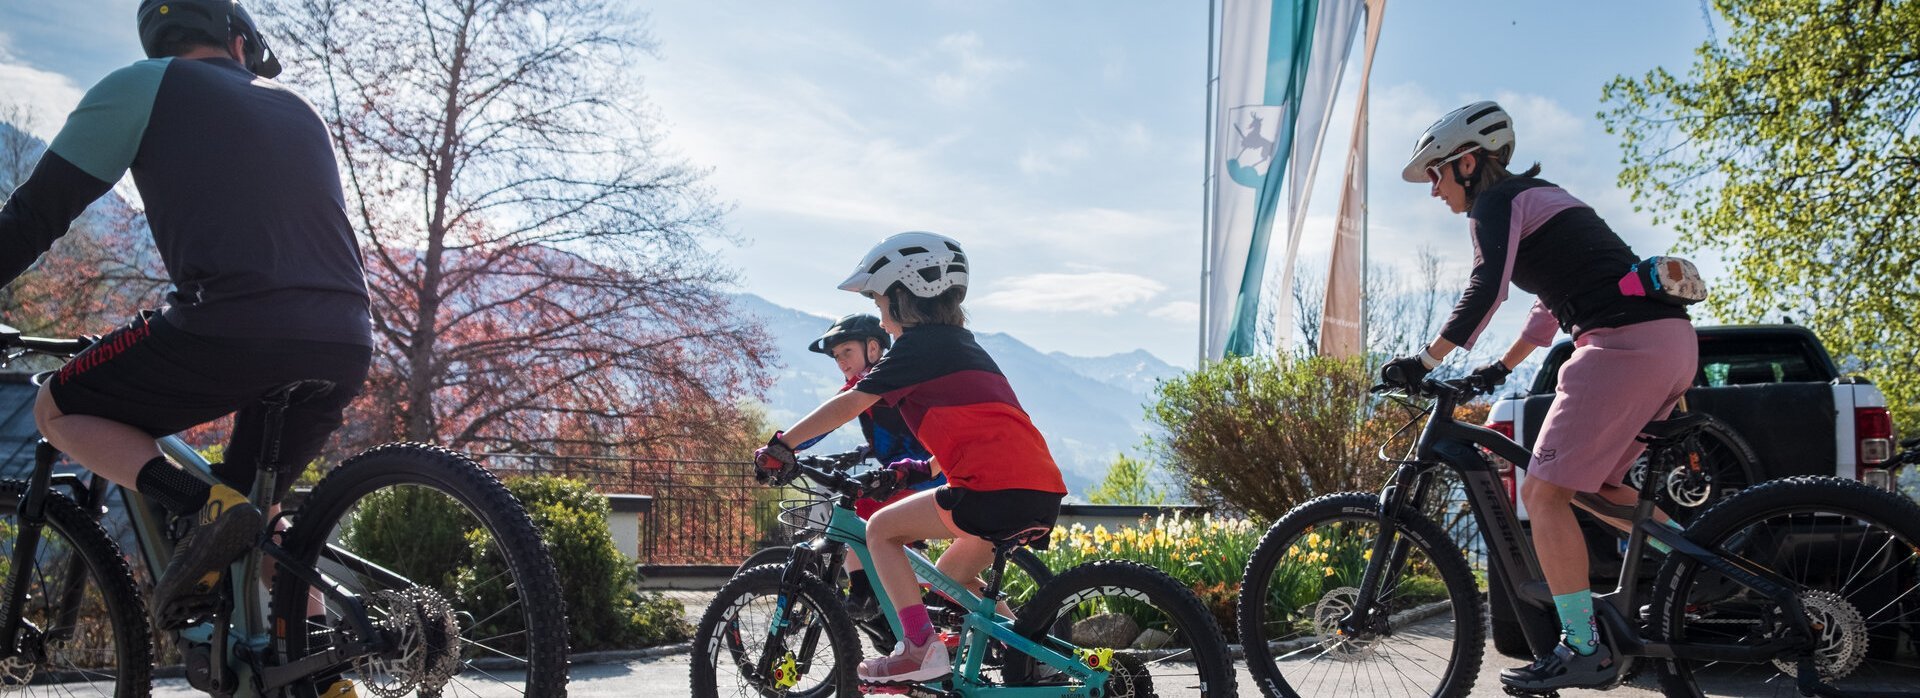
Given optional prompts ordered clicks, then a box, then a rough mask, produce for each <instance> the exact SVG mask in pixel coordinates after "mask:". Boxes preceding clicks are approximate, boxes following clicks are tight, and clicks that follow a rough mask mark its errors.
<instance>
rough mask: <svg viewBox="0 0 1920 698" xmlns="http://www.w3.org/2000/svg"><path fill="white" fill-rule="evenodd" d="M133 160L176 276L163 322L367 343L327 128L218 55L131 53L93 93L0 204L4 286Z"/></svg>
mask: <svg viewBox="0 0 1920 698" xmlns="http://www.w3.org/2000/svg"><path fill="white" fill-rule="evenodd" d="M128 171H132V173H133V181H134V184H135V186H137V187H138V188H139V190H140V197H141V199H142V203H143V204H144V205H145V208H146V215H147V222H148V224H149V226H150V227H151V228H152V230H153V239H154V242H155V244H156V245H157V246H158V248H159V251H160V258H161V261H162V262H164V263H165V265H166V268H167V274H168V276H169V277H171V280H172V282H173V286H174V288H173V291H172V292H171V293H170V294H168V296H167V303H168V305H169V307H168V308H167V309H166V311H165V317H166V319H167V321H168V322H169V323H170V324H172V325H173V326H175V327H178V328H179V329H181V330H184V331H187V332H191V333H194V334H199V335H204V336H211V337H244V338H280V339H297V340H311V341H321V342H334V343H345V344H357V345H362V346H371V345H372V343H373V342H372V337H371V327H370V321H369V312H368V306H367V286H366V279H365V275H364V273H363V271H362V269H361V265H360V248H359V244H358V242H357V241H356V240H355V238H354V234H353V228H352V226H351V225H350V224H349V222H348V218H347V211H346V203H345V200H344V197H343V195H342V194H341V189H340V175H339V171H338V167H337V165H336V163H335V161H334V155H333V143H332V139H331V137H330V136H328V134H327V129H326V125H325V123H324V122H322V121H321V119H320V116H319V114H318V113H316V112H315V111H314V109H313V106H312V105H309V104H308V103H307V102H306V100H303V99H301V98H300V96H299V95H296V94H294V93H293V92H292V91H290V90H288V89H287V88H285V87H283V86H281V85H280V84H279V83H277V82H274V81H272V80H267V79H264V78H259V77H256V76H254V74H253V73H250V72H248V71H247V69H246V68H245V67H243V66H241V65H240V64H239V63H238V62H236V61H233V60H231V59H227V58H213V59H194V60H188V59H176V58H160V59H154V60H146V61H140V62H138V63H135V64H133V65H131V66H128V67H126V68H122V69H120V70H118V71H115V72H114V73H113V74H111V75H108V76H107V77H106V78H105V79H103V80H101V81H100V83H99V84H98V85H95V86H94V87H93V89H92V90H89V91H88V92H87V96H86V98H85V99H83V100H81V102H80V106H79V107H78V108H76V109H75V110H74V112H73V114H72V116H69V117H68V118H67V123H66V125H65V126H64V127H63V128H62V129H61V130H60V135H59V136H58V137H56V138H54V141H53V144H52V145H51V146H49V147H48V149H47V152H46V154H45V155H43V156H42V157H41V159H40V163H39V165H38V166H36V167H35V168H34V171H33V174H32V176H30V177H29V178H28V179H27V181H26V182H25V183H23V184H21V185H20V187H19V189H17V190H15V191H14V192H13V195H12V197H11V198H9V199H8V200H7V202H6V206H5V208H4V209H0V282H4V281H11V280H12V279H13V278H14V277H16V276H19V275H20V273H21V272H22V271H24V270H26V268H27V267H28V266H29V265H31V264H33V262H34V260H35V259H37V258H39V256H40V254H41V253H43V252H46V251H47V249H48V248H49V247H51V246H52V245H53V242H54V240H56V239H58V238H59V237H60V236H62V235H65V234H66V232H67V228H68V226H69V225H71V224H72V223H73V220H74V219H75V218H78V217H79V215H80V213H81V212H82V211H83V210H85V209H86V207H87V205H88V204H89V203H91V202H92V201H93V200H94V199H97V198H99V197H100V196H101V195H102V194H105V193H106V192H107V191H108V190H109V189H111V188H112V187H113V185H114V183H115V182H118V181H120V178H121V176H122V175H124V174H125V173H127V172H128Z"/></svg>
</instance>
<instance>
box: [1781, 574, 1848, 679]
mask: <svg viewBox="0 0 1920 698" xmlns="http://www.w3.org/2000/svg"><path fill="white" fill-rule="evenodd" d="M1800 605H1801V606H1802V607H1804V608H1806V610H1807V624H1808V625H1810V626H1812V628H1813V633H1814V643H1813V665H1814V667H1815V668H1816V669H1819V671H1820V678H1822V679H1825V680H1828V681H1833V680H1837V679H1843V678H1846V677H1847V675H1849V674H1852V673H1853V670H1855V669H1858V668H1860V662H1861V661H1863V660H1865V659H1866V657H1867V619H1866V617H1865V616H1862V615H1860V609H1858V608H1855V607H1854V605H1853V603H1852V602H1850V601H1847V600H1846V598H1845V597H1842V596H1840V595H1839V594H1835V593H1832V592H1827V591H1814V590H1807V591H1802V592H1800ZM1773 667H1774V668H1775V669H1779V670H1780V673H1783V674H1786V675H1788V676H1793V675H1796V674H1798V673H1800V669H1799V667H1798V666H1796V665H1795V664H1794V663H1793V662H1789V661H1787V660H1784V659H1775V660H1773Z"/></svg>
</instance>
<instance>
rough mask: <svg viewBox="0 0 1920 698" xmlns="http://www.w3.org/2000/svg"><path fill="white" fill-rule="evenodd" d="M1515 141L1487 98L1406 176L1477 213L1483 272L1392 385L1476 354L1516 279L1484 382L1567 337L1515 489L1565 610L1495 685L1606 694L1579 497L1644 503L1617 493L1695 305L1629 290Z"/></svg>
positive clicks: (1586, 210) (1417, 157) (1679, 375)
mask: <svg viewBox="0 0 1920 698" xmlns="http://www.w3.org/2000/svg"><path fill="white" fill-rule="evenodd" d="M1513 136H1514V129H1513V120H1512V119H1511V117H1509V116H1508V115H1507V112H1506V111H1505V110H1503V109H1501V108H1500V105H1498V104H1495V103H1493V102H1489V101H1481V102H1474V103H1472V104H1469V105H1467V106H1464V107H1461V108H1459V109H1456V110H1454V111H1452V112H1450V113H1448V114H1447V115H1446V116H1443V117H1441V118H1440V120H1439V121H1437V122H1434V124H1433V125H1432V126H1429V127H1428V128H1427V130H1426V133H1424V134H1422V135H1421V136H1420V140H1419V141H1418V142H1417V143H1416V144H1415V146H1414V151H1413V156H1412V157H1411V158H1409V159H1408V161H1407V164H1406V167H1405V168H1404V169H1403V170H1402V172H1401V178H1402V179H1405V180H1406V181H1408V182H1414V183H1419V182H1423V181H1424V182H1427V183H1428V185H1429V186H1431V187H1432V195H1433V196H1434V197H1435V198H1438V199H1440V200H1442V201H1444V202H1446V204H1447V208H1448V209H1449V210H1451V211H1453V212H1454V213H1465V214H1467V223H1468V230H1469V232H1470V234H1471V237H1472V239H1473V246H1474V266H1473V272H1472V275H1471V276H1470V278H1469V279H1468V282H1467V287H1466V289H1465V290H1464V291H1463V292H1462V293H1461V295H1460V300H1459V302H1458V303H1457V304H1456V305H1455V306H1454V309H1453V314H1452V316H1451V317H1449V318H1448V319H1447V322H1446V325H1445V326H1444V327H1443V328H1442V329H1441V332H1440V336H1439V338H1437V339H1435V340H1434V341H1433V343H1432V344H1430V345H1429V346H1428V347H1427V348H1426V349H1425V350H1424V351H1421V352H1419V353H1416V354H1414V355H1412V356H1407V357H1402V358H1398V359H1394V360H1393V361H1391V362H1388V363H1387V365H1386V366H1385V367H1384V368H1383V369H1382V372H1381V375H1382V378H1383V379H1385V380H1386V381H1387V382H1389V383H1413V382H1417V381H1418V380H1419V379H1421V378H1423V377H1425V376H1426V374H1427V372H1429V371H1431V370H1432V369H1433V368H1434V367H1436V366H1439V365H1440V362H1441V361H1442V360H1444V359H1445V358H1446V356H1447V353H1448V352H1451V351H1453V350H1454V349H1455V348H1456V347H1459V348H1468V349H1471V348H1472V347H1473V344H1474V340H1475V339H1477V338H1478V337H1479V335H1480V333H1481V331H1482V330H1485V329H1486V326H1487V321H1488V320H1489V319H1491V318H1492V317H1493V313H1494V310H1495V309H1496V308H1498V307H1499V305H1500V303H1501V301H1503V300H1505V299H1506V297H1507V284H1508V282H1512V283H1513V285H1515V286H1518V287H1520V289H1521V290H1523V291H1527V292H1528V293H1532V294H1534V295H1535V296H1537V297H1538V298H1539V300H1537V301H1535V302H1534V304H1533V309H1532V311H1531V313H1530V314H1529V315H1528V317H1527V322H1526V326H1525V329H1524V330H1523V331H1522V332H1521V333H1520V338H1519V340H1518V341H1516V342H1514V344H1513V346H1512V348H1510V349H1508V350H1507V353H1506V355H1505V357H1504V358H1502V359H1500V360H1499V361H1495V362H1493V363H1490V364H1487V365H1485V366H1481V367H1479V368H1477V369H1475V370H1474V372H1473V373H1474V375H1475V376H1477V377H1479V378H1481V379H1482V380H1484V381H1485V382H1486V384H1487V385H1489V386H1492V385H1498V384H1500V383H1501V382H1504V381H1505V379H1506V376H1507V374H1509V373H1510V372H1512V370H1513V367H1514V366H1515V365H1518V364H1519V363H1520V362H1521V361H1525V360H1526V358H1527V356H1528V355H1530V354H1532V353H1533V350H1534V349H1536V348H1538V347H1542V346H1546V345H1547V344H1549V343H1551V342H1552V341H1553V336H1554V332H1555V331H1556V330H1557V329H1558V330H1565V331H1566V332H1568V333H1569V334H1571V335H1573V338H1574V346H1575V349H1574V352H1573V356H1572V357H1571V358H1570V359H1568V360H1567V362H1566V364H1565V365H1564V366H1562V367H1561V369H1560V381H1559V388H1558V389H1557V390H1556V391H1555V397H1554V402H1553V407H1552V409H1551V410H1549V411H1548V412H1547V418H1546V422H1545V423H1544V424H1543V425H1542V426H1541V428H1540V436H1539V438H1538V439H1537V440H1536V441H1535V442H1534V446H1533V458H1532V460H1531V462H1530V463H1529V464H1528V466H1527V476H1528V477H1527V480H1526V486H1525V487H1524V488H1522V490H1521V493H1520V495H1521V498H1522V500H1523V501H1524V502H1525V503H1526V507H1527V511H1528V512H1529V513H1530V514H1531V516H1532V520H1533V540H1534V550H1535V551H1536V553H1537V554H1538V555H1539V558H1540V567H1541V571H1542V572H1543V573H1545V576H1546V578H1547V586H1548V587H1549V588H1550V589H1551V590H1552V592H1553V600H1554V606H1555V608H1556V610H1557V611H1558V613H1559V616H1560V623H1561V630H1562V634H1561V643H1560V645H1559V646H1558V647H1556V648H1555V649H1554V652H1553V653H1552V654H1549V655H1548V656H1545V657H1542V658H1540V659H1539V660H1538V661H1536V662H1534V663H1533V664H1532V665H1530V666H1527V667H1523V668H1519V669H1508V670H1506V671H1503V672H1501V674H1500V680H1501V681H1502V682H1503V683H1505V684H1507V685H1508V686H1512V687H1514V688H1517V689H1522V690H1528V691H1548V690H1553V689H1559V688H1570V687H1596V686H1602V685H1606V684H1608V683H1610V682H1612V681H1613V680H1614V679H1615V677H1616V675H1617V674H1618V667H1617V664H1616V663H1615V662H1614V661H1613V655H1612V652H1611V651H1609V650H1608V648H1607V646H1606V644H1605V638H1601V637H1598V631H1597V628H1596V626H1595V623H1594V620H1593V600H1592V596H1591V595H1590V594H1589V592H1588V581H1587V549H1586V542H1585V539H1584V538H1583V537H1582V536H1581V533H1580V528H1579V525H1578V524H1577V523H1576V521H1575V519H1574V514H1573V509H1572V502H1573V496H1574V494H1575V493H1576V492H1592V493H1598V494H1600V496H1603V497H1605V498H1607V499H1608V500H1610V501H1613V502H1616V503H1621V504H1631V503H1632V502H1633V501H1634V499H1635V494H1634V491H1633V490H1632V489H1630V488H1627V487H1625V486H1623V485H1621V484H1620V481H1621V479H1622V477H1623V476H1624V475H1625V474H1626V472H1627V470H1628V468H1630V467H1631V466H1632V465H1633V462H1634V459H1635V458H1637V457H1638V456H1639V454H1640V452H1641V451H1642V450H1643V449H1644V448H1645V447H1644V446H1643V445H1642V444H1640V443H1638V442H1637V441H1635V440H1634V436H1635V435H1636V434H1638V433H1639V430H1640V428H1641V427H1643V426H1645V425H1646V424H1647V422H1649V421H1653V420H1655V419H1659V418H1662V417H1664V416H1666V415H1667V414H1668V413H1669V412H1671V411H1672V410H1673V408H1674V405H1675V404H1676V403H1677V402H1678V401H1679V399H1680V397H1681V395H1682V394H1684V393H1685V392H1686V390H1687V388H1688V387H1689V386H1691V385H1692V382H1693V376H1694V371H1695V368H1696V363H1697V362H1698V360H1699V356H1698V352H1699V346H1698V344H1697V341H1696V340H1695V338H1694V334H1693V324H1692V323H1691V322H1690V320H1689V318H1688V317H1687V313H1686V311H1685V310H1682V309H1681V308H1680V307H1678V306H1675V305H1669V304H1667V303H1664V302H1661V301H1657V300H1653V299H1650V298H1647V297H1645V296H1644V295H1630V294H1631V293H1633V292H1634V291H1635V290H1636V289H1637V288H1638V287H1637V286H1632V285H1628V284H1623V283H1622V277H1623V276H1625V275H1627V273H1628V269H1629V267H1631V266H1632V265H1633V264H1634V263H1635V262H1637V261H1639V258H1638V257H1636V256H1635V255H1634V253H1633V250H1631V249H1629V248H1628V247H1627V244H1626V243H1625V242H1623V241H1621V239H1620V236H1618V235H1616V234H1614V232H1613V230H1612V229H1611V228H1609V227H1607V224H1606V222H1605V221H1602V220H1601V219H1600V216H1599V215H1597V214H1595V213H1594V211H1593V209H1592V208H1590V207H1588V206H1587V205H1586V204H1585V203H1582V202H1581V201H1580V200H1579V199H1575V198H1574V197H1573V195H1571V194H1568V193H1567V192H1566V191H1565V190H1563V189H1561V188H1560V187H1558V186H1555V185H1553V184H1552V183H1550V182H1547V181H1546V180H1542V179H1540V178H1539V177H1538V176H1537V175H1539V174H1540V165H1539V164H1538V163H1536V164H1534V166H1533V167H1531V168H1528V169H1527V170H1526V171H1525V172H1522V173H1520V174H1514V173H1512V172H1509V171H1508V169H1507V167H1508V165H1509V163H1511V162H1512V159H1513V145H1514V144H1513ZM1659 518H1660V519H1661V520H1662V521H1666V520H1667V519H1666V516H1665V514H1660V515H1659ZM1601 519H1602V520H1604V521H1607V523H1609V524H1611V525H1614V526H1617V527H1621V528H1623V529H1624V528H1626V525H1627V523H1626V522H1623V521H1618V520H1609V519H1607V518H1606V517H1601Z"/></svg>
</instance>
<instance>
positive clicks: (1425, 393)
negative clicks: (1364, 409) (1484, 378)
mask: <svg viewBox="0 0 1920 698" xmlns="http://www.w3.org/2000/svg"><path fill="white" fill-rule="evenodd" d="M1493 389H1494V387H1493V386H1490V385H1485V384H1484V383H1482V382H1481V381H1480V379H1478V378H1474V377H1472V376H1468V377H1466V378H1455V379H1452V380H1444V381H1439V380H1434V379H1432V378H1424V379H1421V381H1420V382H1419V383H1418V384H1416V385H1410V386H1409V385H1401V384H1393V383H1380V384H1378V385H1375V386H1373V387H1371V388H1368V389H1367V392H1369V393H1374V394H1400V395H1405V396H1407V397H1412V398H1441V397H1451V398H1453V399H1454V400H1455V401H1464V400H1471V399H1473V398H1475V397H1479V396H1481V395H1486V394H1488V393H1491V392H1493Z"/></svg>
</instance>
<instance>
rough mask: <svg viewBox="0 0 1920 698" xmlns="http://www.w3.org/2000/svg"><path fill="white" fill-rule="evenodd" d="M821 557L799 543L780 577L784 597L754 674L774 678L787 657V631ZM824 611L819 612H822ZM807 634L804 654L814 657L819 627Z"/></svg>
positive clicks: (802, 646)
mask: <svg viewBox="0 0 1920 698" xmlns="http://www.w3.org/2000/svg"><path fill="white" fill-rule="evenodd" d="M819 557H820V553H819V552H818V551H815V550H814V549H813V548H812V547H810V546H808V545H807V544H806V543H804V542H802V543H796V544H794V546H793V554H792V555H790V556H788V557H787V569H786V572H785V573H784V574H782V575H781V576H780V596H779V597H778V598H777V600H776V602H775V603H776V605H775V607H774V609H773V619H772V621H771V622H770V623H768V625H767V642H766V644H765V645H764V646H763V649H762V650H761V652H760V658H759V659H757V660H755V661H754V673H755V674H756V675H758V676H760V677H762V678H770V677H772V676H773V671H774V665H775V664H776V663H777V662H779V661H780V659H781V658H782V657H784V656H786V654H787V652H788V650H787V642H786V635H787V633H786V631H787V628H788V627H789V626H791V625H793V623H794V620H795V615H796V613H797V611H796V610H795V608H794V607H795V606H796V605H797V602H798V601H799V600H800V597H801V589H803V588H804V587H805V585H806V579H807V570H809V569H812V568H813V565H814V563H816V562H817V561H818V560H819ZM821 610H822V609H815V612H820V611H821ZM810 626H811V627H808V628H807V631H808V632H807V634H806V635H805V636H803V637H802V638H801V641H800V646H801V649H802V651H804V652H807V653H808V654H811V653H812V648H813V645H814V644H815V642H816V641H817V640H818V639H819V633H818V632H817V629H818V624H810Z"/></svg>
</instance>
